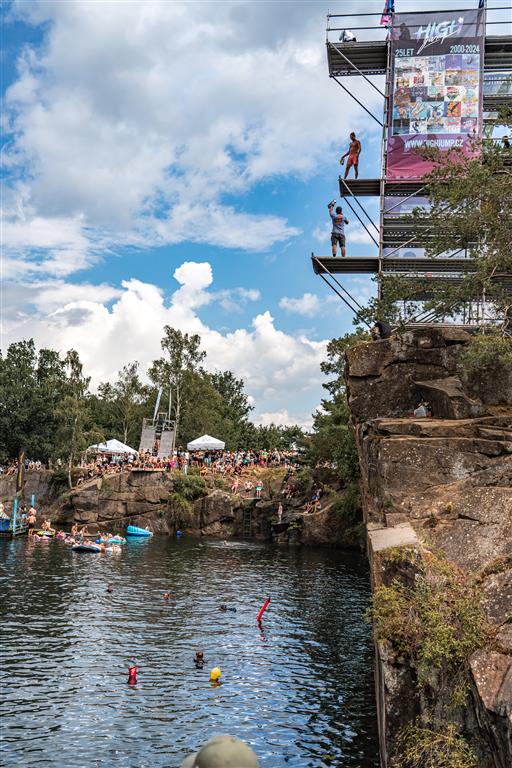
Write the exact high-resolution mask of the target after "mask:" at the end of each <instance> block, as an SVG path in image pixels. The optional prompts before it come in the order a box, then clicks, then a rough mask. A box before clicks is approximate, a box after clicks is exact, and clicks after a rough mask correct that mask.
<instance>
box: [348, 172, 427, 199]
mask: <svg viewBox="0 0 512 768" xmlns="http://www.w3.org/2000/svg"><path fill="white" fill-rule="evenodd" d="M339 186H340V195H341V197H379V195H380V191H381V190H380V179H354V178H349V179H343V178H342V177H341V176H340V177H339ZM422 188H423V184H422V182H421V181H418V180H417V179H411V180H407V179H404V180H403V181H388V180H386V181H385V182H384V196H385V197H411V196H412V195H419V194H420V193H421V190H422Z"/></svg>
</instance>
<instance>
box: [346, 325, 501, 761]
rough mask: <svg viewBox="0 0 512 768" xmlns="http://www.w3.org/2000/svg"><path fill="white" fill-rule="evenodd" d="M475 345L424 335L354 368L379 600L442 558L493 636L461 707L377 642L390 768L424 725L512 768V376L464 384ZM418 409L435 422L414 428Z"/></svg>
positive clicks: (460, 335) (426, 331)
mask: <svg viewBox="0 0 512 768" xmlns="http://www.w3.org/2000/svg"><path fill="white" fill-rule="evenodd" d="M469 340H470V336H469V335H468V334H467V333H466V332H465V331H464V330H461V329H457V328H453V327H452V328H448V327H444V328H443V327H428V328H423V329H418V330H415V331H414V332H413V331H407V332H405V333H404V334H403V335H402V336H397V337H392V338H391V339H386V340H380V341H377V342H372V343H368V344H361V345H359V346H357V347H355V348H353V349H351V350H349V351H348V352H347V356H346V363H347V369H346V371H347V374H346V375H347V389H348V398H349V406H350V409H351V413H352V419H353V423H354V427H355V430H356V440H357V448H358V453H359V460H360V467H361V475H362V480H361V494H362V502H363V512H364V518H365V521H366V525H367V535H368V553H369V560H370V566H371V572H372V585H373V590H374V593H376V592H377V590H379V587H381V586H382V585H393V586H394V588H395V591H394V592H393V594H395V595H396V594H400V591H399V590H400V589H405V590H407V589H409V588H411V589H412V587H410V585H411V584H412V585H414V583H415V579H417V578H418V569H417V567H416V566H415V567H414V568H413V571H414V573H413V576H412V577H411V564H412V563H414V562H415V561H416V562H420V563H422V564H423V565H420V571H421V569H422V568H423V566H424V563H425V562H427V561H428V558H432V556H433V555H432V553H436V555H435V556H436V557H438V556H439V557H442V558H443V562H445V563H446V564H445V565H444V566H443V567H444V568H448V567H450V568H453V569H454V573H457V574H460V576H459V575H458V576H457V579H459V580H460V579H466V580H467V584H468V587H467V589H470V588H471V589H473V587H474V588H475V590H476V592H475V594H476V595H478V597H477V600H478V601H480V605H481V608H482V611H483V614H484V616H485V621H486V622H487V623H488V625H489V633H488V634H487V635H486V640H485V642H482V643H481V647H479V648H476V649H473V650H472V652H471V655H470V656H469V658H468V659H467V660H466V661H465V663H464V664H463V665H462V671H459V673H458V678H457V681H456V684H457V686H458V689H461V683H462V684H463V685H462V688H463V687H464V685H467V690H468V691H469V695H468V696H467V698H465V699H464V700H463V701H462V700H457V697H456V696H455V695H454V690H453V685H454V684H451V685H450V684H447V681H446V680H440V679H439V675H438V676H437V679H436V670H435V668H434V666H435V665H434V664H432V675H431V677H430V679H429V680H428V681H425V680H424V679H420V675H419V671H418V668H417V665H416V663H415V661H414V658H417V656H414V657H413V655H411V654H409V655H408V654H407V653H403V652H402V653H401V652H400V651H397V644H396V643H394V641H393V638H392V637H391V638H390V637H387V638H386V639H382V638H381V639H379V637H378V633H376V634H377V639H376V689H377V704H378V717H379V729H380V742H381V762H382V765H383V766H385V767H387V766H391V765H392V764H393V754H394V753H395V752H396V750H397V749H398V747H397V739H399V738H400V733H403V728H404V726H405V725H406V724H407V723H410V722H411V721H412V720H413V719H414V718H415V717H418V716H419V717H420V720H419V721H418V722H421V718H423V720H428V721H429V722H430V721H431V720H432V718H433V720H435V721H437V722H438V723H441V724H442V722H443V721H445V722H446V723H455V725H456V726H457V729H458V731H459V733H460V734H462V736H463V737H464V738H465V739H466V740H467V742H468V743H469V745H470V746H471V748H472V749H473V751H474V753H475V754H476V757H477V764H478V768H510V766H511V765H512V554H511V553H512V371H511V370H499V369H487V370H480V371H478V372H477V373H473V374H471V375H469V374H468V372H467V371H466V372H464V371H462V372H461V371H460V366H459V358H460V354H461V352H462V350H463V349H464V347H465V345H466V344H467V343H468V342H469ZM422 399H428V400H429V401H430V402H431V403H432V406H433V418H421V419H418V418H414V417H413V416H411V415H410V414H411V413H412V411H413V409H414V408H415V407H416V406H417V404H418V402H419V401H420V400H422ZM397 552H398V553H399V552H402V553H405V552H407V553H408V555H407V557H405V556H403V557H402V556H399V555H397ZM438 553H440V554H438ZM406 560H408V562H409V568H405V569H404V568H403V563H404V562H405V561H406ZM397 563H401V565H397ZM455 569H456V570H455ZM422 572H424V571H422ZM408 580H410V584H409V586H408ZM398 583H399V584H400V586H399V587H397V584H398ZM397 589H398V591H397ZM381 594H391V593H386V592H381ZM388 624H389V622H388ZM390 631H391V630H390ZM398 631H399V632H400V631H401V630H398ZM385 634H386V632H384V635H385ZM428 641H429V638H428V637H423V638H422V642H423V643H427V642H428ZM449 662H450V659H449V658H448V659H447V663H448V664H449ZM461 676H462V678H463V679H462V680H461ZM448 682H449V681H448ZM452 683H453V681H452ZM447 727H448V726H447ZM446 765H448V763H446ZM450 765H451V763H450ZM457 765H459V763H457Z"/></svg>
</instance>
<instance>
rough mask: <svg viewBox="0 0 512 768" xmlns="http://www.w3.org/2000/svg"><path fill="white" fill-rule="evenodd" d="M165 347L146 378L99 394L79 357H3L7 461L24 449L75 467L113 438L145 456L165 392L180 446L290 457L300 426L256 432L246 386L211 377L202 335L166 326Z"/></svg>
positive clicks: (228, 376)
mask: <svg viewBox="0 0 512 768" xmlns="http://www.w3.org/2000/svg"><path fill="white" fill-rule="evenodd" d="M161 347H162V355H161V357H159V358H158V359H156V360H154V361H153V362H152V364H151V365H150V366H149V368H148V370H147V376H146V377H143V376H142V373H141V370H140V366H139V364H138V363H137V362H136V361H134V362H130V363H128V364H127V365H125V366H124V367H123V368H122V369H121V370H120V371H119V373H118V374H117V377H116V379H115V380H114V381H108V382H103V383H101V384H100V385H99V386H98V388H97V390H96V391H95V392H93V391H91V377H90V376H87V374H86V372H84V368H83V364H82V362H81V361H80V358H79V355H78V353H77V352H76V351H75V350H69V351H68V352H67V353H66V354H65V355H62V354H60V353H59V352H57V351H55V350H53V349H47V348H42V349H39V350H37V349H36V346H35V343H34V341H33V339H29V340H24V341H19V342H15V343H13V344H11V345H10V346H9V347H8V349H7V351H6V354H5V355H2V356H0V434H1V436H2V437H1V440H0V461H2V462H6V461H9V460H10V459H13V458H15V457H16V456H17V455H18V452H19V450H20V448H22V447H23V448H24V449H25V451H26V455H27V456H30V457H33V458H34V459H39V460H41V461H42V462H48V461H49V460H56V459H61V460H63V461H65V462H66V463H69V464H70V465H71V464H73V463H75V462H76V461H77V460H78V459H79V458H80V456H81V455H82V454H83V452H84V451H85V449H86V448H87V447H88V446H89V445H91V444H93V443H98V442H101V441H103V440H106V439H110V438H117V439H118V440H121V441H122V442H123V443H126V444H128V445H130V446H132V447H134V448H135V449H137V448H138V446H139V439H140V433H141V426H142V420H143V418H145V417H149V418H150V417H152V416H153V412H154V408H155V403H156V399H157V395H158V392H159V390H161V398H160V405H159V410H160V411H164V412H166V413H167V412H168V411H169V410H170V413H171V417H172V418H173V419H175V421H176V427H177V440H176V445H177V446H185V445H186V443H187V442H189V441H190V440H192V439H194V438H195V437H198V436H199V435H202V434H204V433H208V434H212V435H215V436H218V437H221V438H222V440H224V441H225V442H226V448H227V449H231V450H234V449H236V448H243V449H248V450H263V449H267V450H272V449H276V448H277V449H282V450H285V449H289V448H290V447H291V446H292V445H293V444H295V443H296V441H297V440H298V439H301V438H303V431H302V430H301V428H300V427H298V426H290V427H282V426H277V425H275V424H270V425H268V426H261V425H256V424H254V423H253V422H252V421H251V419H250V414H251V411H252V409H253V407H252V405H251V404H250V401H249V398H248V395H247V394H246V392H245V389H244V382H243V380H242V379H238V378H236V376H235V375H234V374H233V372H232V371H216V372H214V373H210V372H208V371H206V370H205V368H204V367H203V362H204V359H205V357H206V353H205V352H204V350H202V349H201V339H200V337H199V336H198V335H189V334H188V333H182V332H181V331H179V330H177V329H175V328H171V327H169V326H165V328H164V335H163V338H162V342H161Z"/></svg>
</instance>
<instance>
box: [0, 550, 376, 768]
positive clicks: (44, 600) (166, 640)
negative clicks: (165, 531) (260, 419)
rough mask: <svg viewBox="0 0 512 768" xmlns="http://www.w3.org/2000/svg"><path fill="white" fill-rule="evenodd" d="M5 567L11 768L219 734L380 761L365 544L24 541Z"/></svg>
mask: <svg viewBox="0 0 512 768" xmlns="http://www.w3.org/2000/svg"><path fill="white" fill-rule="evenodd" d="M0 564H1V565H0V568H1V570H0V600H1V606H2V622H1V630H0V631H1V637H0V643H1V648H2V655H3V661H2V678H3V680H2V701H1V709H0V715H1V718H2V726H3V727H2V740H3V748H2V753H3V755H2V765H5V766H6V768H10V767H11V766H27V768H33V767H34V766H41V767H42V766H44V767H45V768H46V767H51V766H56V767H58V768H69V767H70V766H72V767H73V768H86V767H87V768H89V767H90V766H123V768H145V767H146V766H147V767H148V768H149V766H151V768H164V766H165V767H166V768H167V767H169V768H173V766H177V765H179V763H180V760H181V759H183V757H184V756H185V755H186V754H187V753H188V752H190V751H193V750H194V749H197V747H198V746H200V745H201V743H204V742H205V741H206V740H207V739H208V738H210V737H211V736H212V735H213V734H215V733H222V732H228V733H231V734H233V735H236V736H239V737H240V738H242V739H244V740H245V741H247V742H248V743H249V744H251V746H252V747H253V749H254V750H255V752H256V753H257V755H258V757H259V759H260V764H261V766H262V768H282V767H284V766H287V767H288V768H295V767H297V768H298V767H299V766H300V768H303V767H304V768H305V767H306V766H307V767H308V768H309V767H310V766H311V767H313V768H320V766H343V768H349V767H350V766H354V767H355V766H357V768H373V767H374V766H377V765H378V760H377V739H376V723H375V702H374V694H373V673H372V649H371V643H370V638H369V630H368V627H367V626H366V625H365V624H364V622H363V620H362V614H363V612H364V610H365V608H366V606H367V604H368V599H369V584H368V575H367V569H366V563H365V561H364V560H363V559H362V558H361V557H360V556H359V555H358V554H356V553H344V552H337V551H334V550H333V551H325V550H318V549H314V550H313V549H291V550H280V549H276V548H272V547H270V546H264V545H261V546H260V545H257V544H247V543H236V542H230V543H229V544H228V545H227V546H223V545H222V544H221V543H218V542H208V541H204V540H202V541H201V542H199V541H197V540H181V541H173V540H170V539H168V538H165V537H157V538H154V539H152V540H151V541H141V542H130V543H129V544H127V545H126V546H125V547H124V550H123V553H122V554H121V555H119V556H112V555H105V556H100V555H89V554H79V553H74V552H72V551H71V550H70V549H69V548H68V547H67V546H65V545H64V544H61V543H60V542H32V543H31V542H28V541H26V540H21V539H19V540H17V541H14V542H9V541H2V542H0ZM109 582H112V583H113V585H114V590H113V592H112V594H109V593H108V592H107V591H106V587H107V584H108V583H109ZM166 590H168V591H169V592H170V593H171V600H170V601H169V602H166V601H165V600H164V599H163V592H164V591H166ZM267 595H271V596H272V603H271V605H270V608H269V610H268V611H267V613H266V614H265V617H264V621H263V623H262V625H261V627H258V625H257V624H256V621H255V616H256V614H257V612H258V609H259V608H260V607H261V605H262V603H263V602H264V600H265V598H266V597H267ZM221 602H222V603H226V604H227V605H229V606H236V608H237V612H236V613H235V612H231V611H228V612H225V613H222V612H220V611H219V610H218V606H219V604H220V603H221ZM198 649H201V650H203V651H204V654H205V658H206V659H207V663H206V664H205V667H204V669H203V670H198V669H196V667H195V665H194V663H193V657H194V654H195V651H196V650H198ZM132 659H136V661H137V664H138V666H139V672H138V683H137V685H136V686H133V687H132V686H128V685H127V676H128V672H127V670H128V665H129V663H130V661H131V660H132ZM217 665H218V666H220V667H221V669H222V678H223V684H222V685H221V686H218V687H212V686H211V685H210V683H209V672H210V669H211V668H212V667H213V666H217Z"/></svg>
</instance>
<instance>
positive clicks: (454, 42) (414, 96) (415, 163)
mask: <svg viewBox="0 0 512 768" xmlns="http://www.w3.org/2000/svg"><path fill="white" fill-rule="evenodd" d="M391 37H392V39H391V96H390V108H389V119H388V143H387V177H388V178H389V179H418V178H421V177H422V176H423V175H424V174H425V173H427V172H428V171H429V170H430V169H431V168H432V165H431V164H430V163H428V162H427V161H425V160H422V158H421V157H420V156H419V155H418V152H417V150H418V148H419V147H421V146H422V145H424V144H427V145H428V146H433V147H439V149H441V150H445V151H447V150H449V149H452V148H454V147H461V148H462V149H463V150H465V151H467V152H468V153H469V152H470V137H471V136H472V135H475V134H476V135H480V133H481V130H482V125H483V115H482V109H483V99H482V97H483V56H484V45H485V10H483V9H475V10H471V11H464V13H457V12H456V11H446V12H435V11H433V12H432V13H431V14H425V13H421V14H416V13H401V14H395V16H394V19H393V29H392V35H391Z"/></svg>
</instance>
